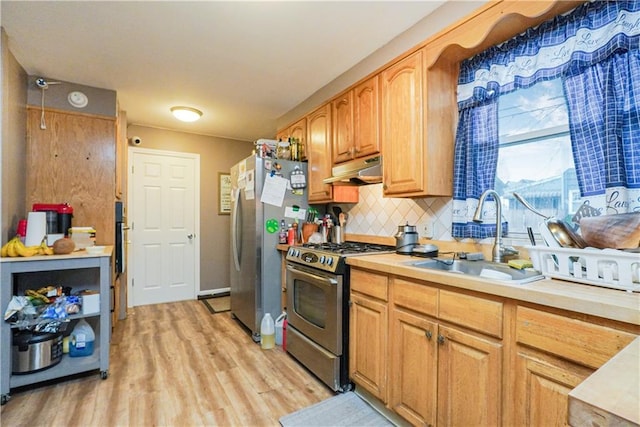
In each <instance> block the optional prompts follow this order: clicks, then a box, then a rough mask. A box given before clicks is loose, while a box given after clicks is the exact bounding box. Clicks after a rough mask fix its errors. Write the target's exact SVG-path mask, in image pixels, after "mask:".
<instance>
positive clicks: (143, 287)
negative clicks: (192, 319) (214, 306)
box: [129, 148, 200, 306]
mask: <svg viewBox="0 0 640 427" xmlns="http://www.w3.org/2000/svg"><path fill="white" fill-rule="evenodd" d="M129 159H131V163H130V164H131V167H130V168H129V174H130V175H129V190H130V191H129V207H130V209H129V215H130V217H131V218H132V220H131V222H130V224H131V230H130V231H129V239H130V241H131V244H132V250H131V251H129V253H130V255H131V258H130V263H129V272H130V273H129V285H130V289H129V291H130V292H129V295H131V296H132V297H133V298H132V301H131V305H133V306H138V305H147V304H159V303H166V302H173V301H182V300H189V299H195V298H196V290H197V289H199V287H200V283H199V281H200V245H199V243H198V239H197V237H198V234H199V227H198V224H199V223H200V220H199V212H200V208H199V194H200V191H199V187H200V185H199V181H200V156H199V155H197V154H191V153H177V152H167V151H160V150H149V149H143V148H130V149H129Z"/></svg>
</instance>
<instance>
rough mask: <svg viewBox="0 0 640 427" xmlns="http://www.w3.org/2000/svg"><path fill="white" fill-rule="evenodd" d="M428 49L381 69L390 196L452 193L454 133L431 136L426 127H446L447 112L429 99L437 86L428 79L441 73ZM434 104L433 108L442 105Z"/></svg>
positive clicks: (385, 167)
mask: <svg viewBox="0 0 640 427" xmlns="http://www.w3.org/2000/svg"><path fill="white" fill-rule="evenodd" d="M424 51H425V49H420V50H417V51H416V52H414V53H412V54H411V55H409V56H407V57H405V58H403V59H401V60H399V61H398V62H396V63H394V64H393V65H391V66H390V67H388V68H386V69H385V70H383V71H382V73H381V81H382V144H383V159H384V160H383V171H384V172H383V183H384V184H383V189H384V194H385V195H386V196H392V197H399V196H407V197H417V196H450V195H451V194H452V191H453V187H452V182H453V180H452V177H453V139H452V132H442V131H441V130H438V131H437V133H436V134H434V135H432V134H430V132H427V131H426V129H431V127H433V126H434V125H435V126H442V122H438V114H442V111H441V110H438V109H436V110H431V107H432V105H431V104H432V101H431V99H430V97H431V96H436V95H437V93H434V94H430V93H428V91H427V89H429V88H431V87H432V86H436V85H435V84H433V83H432V82H429V83H427V81H428V79H429V78H431V75H432V74H433V75H434V78H436V77H438V75H437V74H438V73H437V71H434V72H433V73H431V72H427V70H426V69H425V65H424V57H425V52H424ZM448 77H449V79H451V78H452V76H451V75H450V76H448ZM446 87H447V88H450V85H449V84H448V85H447V86H446ZM434 89H435V88H434ZM440 91H442V89H440ZM452 93H455V91H454V92H452ZM451 96H453V95H451V94H449V95H448V97H449V98H450V97H451ZM435 104H436V105H433V107H436V108H438V106H437V102H436V103H435ZM440 108H441V107H440ZM448 112H449V110H447V111H446V112H445V114H446V113H448ZM445 123H446V122H445ZM428 126H429V127H428ZM443 136H444V138H443Z"/></svg>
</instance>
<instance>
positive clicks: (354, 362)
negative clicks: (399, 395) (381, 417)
mask: <svg viewBox="0 0 640 427" xmlns="http://www.w3.org/2000/svg"><path fill="white" fill-rule="evenodd" d="M350 305H351V307H350V318H349V321H350V325H349V334H350V335H349V377H350V378H351V379H352V380H353V381H354V382H355V383H356V384H358V386H360V387H362V388H364V389H365V390H367V391H368V392H369V393H371V394H372V395H373V396H375V397H377V398H378V399H380V400H381V401H382V402H383V403H387V327H388V321H387V304H386V303H384V302H381V301H378V300H375V299H373V298H368V297H365V296H362V295H358V294H351V304H350Z"/></svg>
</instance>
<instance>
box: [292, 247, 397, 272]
mask: <svg viewBox="0 0 640 427" xmlns="http://www.w3.org/2000/svg"><path fill="white" fill-rule="evenodd" d="M393 252H395V246H389V245H377V244H372V243H360V242H344V243H305V244H303V245H302V246H291V247H290V248H289V250H288V251H287V256H286V259H287V261H290V262H294V263H297V264H302V265H306V266H309V267H313V268H316V269H320V270H324V271H328V272H332V273H336V274H341V273H342V272H343V271H344V269H345V261H344V260H345V258H346V257H350V256H361V255H373V254H382V253H393Z"/></svg>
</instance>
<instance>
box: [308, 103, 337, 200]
mask: <svg viewBox="0 0 640 427" xmlns="http://www.w3.org/2000/svg"><path fill="white" fill-rule="evenodd" d="M307 148H308V151H307V158H308V159H309V185H308V186H307V188H308V191H309V203H326V202H330V201H331V197H332V193H331V190H332V187H331V185H329V184H325V183H323V182H322V180H323V179H325V178H328V177H330V176H331V106H330V105H329V104H325V105H324V106H322V107H320V108H318V109H317V110H316V111H314V112H313V113H311V114H309V116H307Z"/></svg>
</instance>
